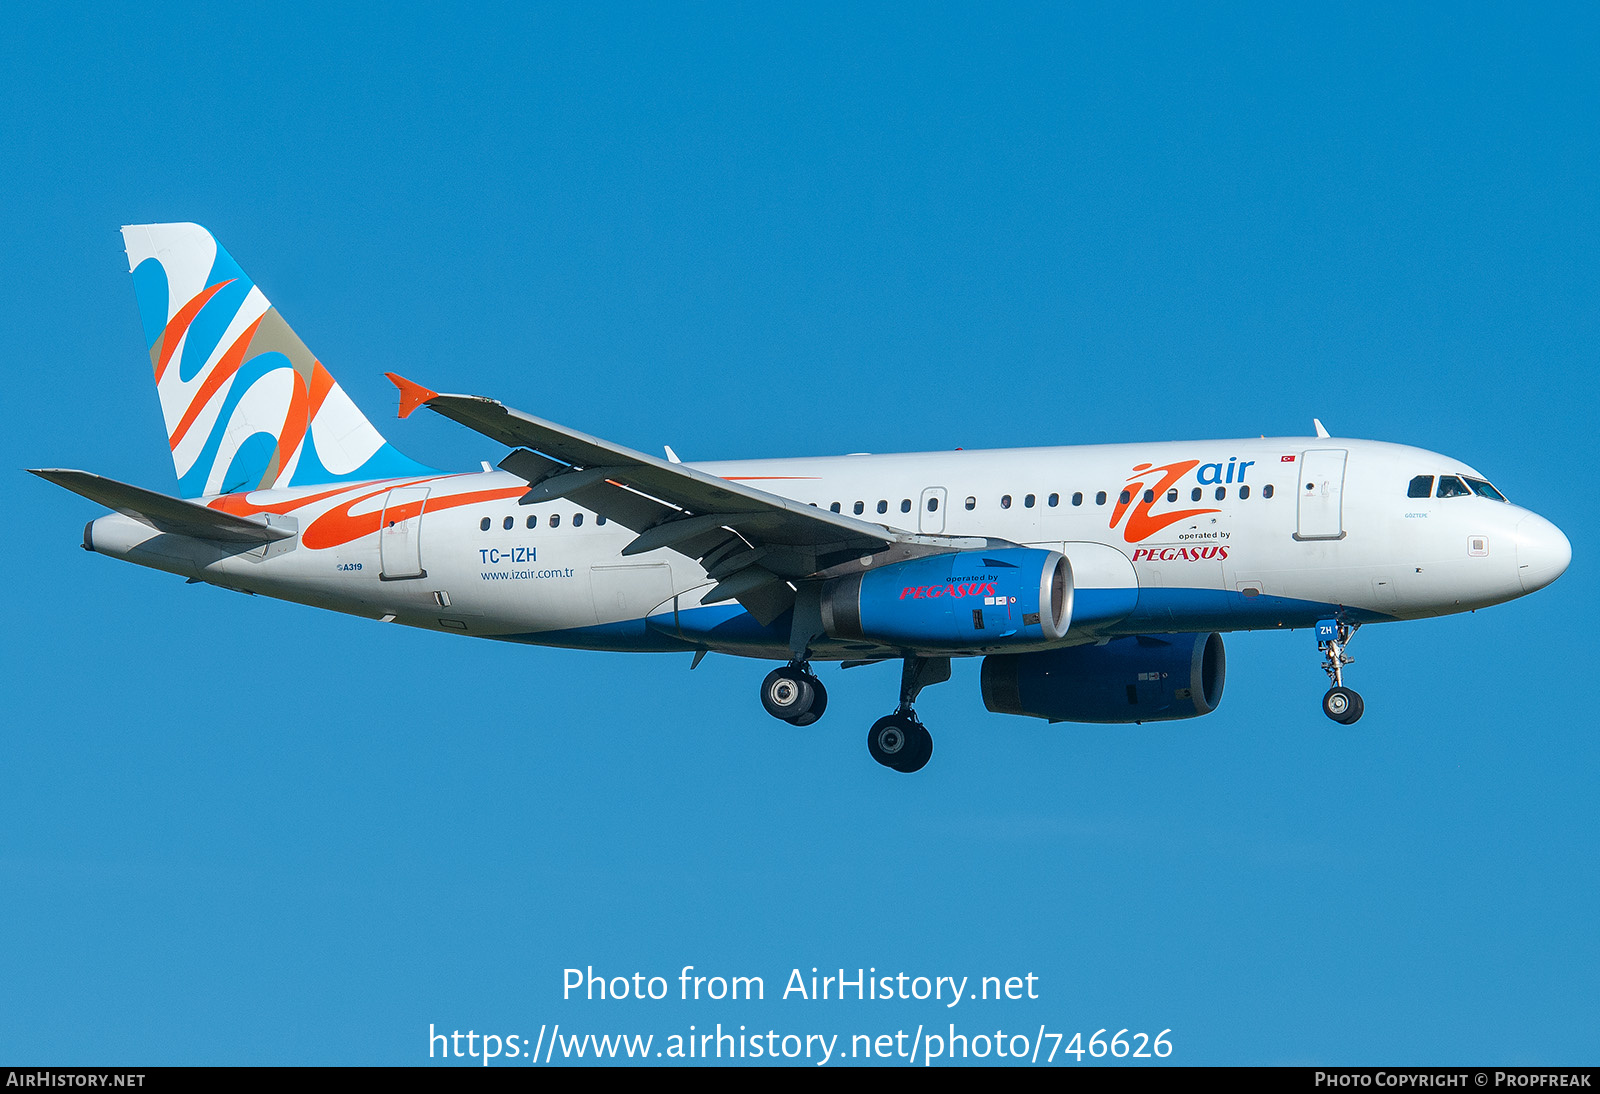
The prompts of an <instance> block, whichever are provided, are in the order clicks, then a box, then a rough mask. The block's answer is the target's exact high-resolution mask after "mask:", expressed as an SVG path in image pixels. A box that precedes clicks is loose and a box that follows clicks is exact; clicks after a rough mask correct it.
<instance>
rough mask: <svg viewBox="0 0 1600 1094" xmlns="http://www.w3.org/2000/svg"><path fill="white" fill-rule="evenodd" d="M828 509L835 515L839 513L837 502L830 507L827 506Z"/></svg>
mask: <svg viewBox="0 0 1600 1094" xmlns="http://www.w3.org/2000/svg"><path fill="white" fill-rule="evenodd" d="M828 508H829V509H831V510H833V511H834V512H835V513H837V512H838V511H839V503H838V502H834V503H833V504H832V505H830V506H828Z"/></svg>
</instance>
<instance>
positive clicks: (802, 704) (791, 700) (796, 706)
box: [761, 661, 828, 726]
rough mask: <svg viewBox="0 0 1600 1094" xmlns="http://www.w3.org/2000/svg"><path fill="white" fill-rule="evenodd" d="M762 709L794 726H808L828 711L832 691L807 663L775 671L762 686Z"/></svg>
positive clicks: (796, 663)
mask: <svg viewBox="0 0 1600 1094" xmlns="http://www.w3.org/2000/svg"><path fill="white" fill-rule="evenodd" d="M761 705H762V706H764V707H766V708H767V713H768V714H770V715H772V716H773V717H774V718H778V719H781V720H782V721H785V722H788V723H789V724H791V725H797V726H808V725H810V724H811V723H812V722H815V721H816V720H817V719H818V718H820V717H822V712H823V711H825V710H827V709H828V690H827V689H826V688H824V687H823V686H822V681H821V680H818V679H817V678H816V676H815V675H814V674H813V673H812V672H811V666H810V665H808V664H806V663H805V662H804V661H791V662H790V663H789V664H787V665H785V666H783V667H782V668H781V669H773V670H772V671H771V672H769V673H767V678H766V679H765V680H763V681H762V682H761Z"/></svg>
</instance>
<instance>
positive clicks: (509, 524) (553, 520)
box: [478, 513, 606, 532]
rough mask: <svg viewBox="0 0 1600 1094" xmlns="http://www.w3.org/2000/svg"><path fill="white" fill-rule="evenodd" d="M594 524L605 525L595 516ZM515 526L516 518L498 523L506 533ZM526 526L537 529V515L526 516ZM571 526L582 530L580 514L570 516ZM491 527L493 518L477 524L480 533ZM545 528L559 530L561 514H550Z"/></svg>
mask: <svg viewBox="0 0 1600 1094" xmlns="http://www.w3.org/2000/svg"><path fill="white" fill-rule="evenodd" d="M594 522H595V524H596V525H600V526H603V525H604V524H605V522H606V518H605V517H603V516H599V515H597V516H596V517H595V518H594ZM516 526H517V518H516V517H506V518H505V519H504V520H503V521H501V522H500V527H502V528H504V529H505V530H506V531H508V532H509V531H511V529H513V528H515V527H516ZM527 526H528V527H529V528H537V527H539V514H538V513H532V514H530V515H529V516H528V520H527ZM572 526H573V527H574V528H582V527H583V514H582V513H574V514H572ZM492 527H494V518H493V517H484V518H483V519H482V520H480V521H479V522H478V530H479V531H481V532H487V531H488V530H489V529H490V528H492ZM545 527H546V528H560V527H561V514H560V513H551V514H550V517H549V520H548V521H547V523H546V524H545Z"/></svg>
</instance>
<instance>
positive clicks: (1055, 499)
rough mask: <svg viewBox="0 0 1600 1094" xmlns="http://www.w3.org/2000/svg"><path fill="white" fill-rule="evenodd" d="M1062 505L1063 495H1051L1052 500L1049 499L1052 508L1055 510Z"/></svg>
mask: <svg viewBox="0 0 1600 1094" xmlns="http://www.w3.org/2000/svg"><path fill="white" fill-rule="evenodd" d="M1060 504H1061V495H1060V494H1051V495H1050V499H1049V505H1050V508H1052V509H1054V508H1055V507H1056V506H1058V505H1060Z"/></svg>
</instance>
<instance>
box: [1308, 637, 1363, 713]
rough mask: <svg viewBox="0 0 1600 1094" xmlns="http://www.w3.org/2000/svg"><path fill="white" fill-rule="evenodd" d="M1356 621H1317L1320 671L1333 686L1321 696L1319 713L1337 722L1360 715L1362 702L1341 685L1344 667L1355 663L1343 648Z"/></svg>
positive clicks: (1346, 646)
mask: <svg viewBox="0 0 1600 1094" xmlns="http://www.w3.org/2000/svg"><path fill="white" fill-rule="evenodd" d="M1360 626H1361V624H1359V623H1340V622H1336V621H1330V622H1323V623H1318V624H1317V649H1319V650H1321V651H1322V671H1323V672H1325V673H1327V674H1328V679H1329V680H1330V681H1332V683H1333V687H1331V688H1329V689H1328V693H1327V694H1326V695H1324V696H1323V697H1322V713H1324V714H1326V715H1327V716H1328V717H1329V718H1332V719H1333V720H1334V721H1335V722H1338V723H1339V724H1341V725H1350V724H1351V723H1353V722H1355V721H1357V720H1359V719H1360V717H1361V712H1362V711H1363V710H1364V709H1365V705H1364V704H1363V703H1362V702H1361V696H1360V695H1359V694H1358V693H1356V692H1355V691H1354V690H1353V689H1351V688H1347V687H1345V686H1344V667H1345V666H1346V665H1351V664H1354V663H1355V659H1354V658H1352V657H1351V656H1350V655H1349V654H1348V653H1346V652H1345V650H1346V649H1347V648H1348V647H1349V645H1350V640H1351V639H1352V638H1354V637H1355V634H1356V631H1357V630H1358V629H1359V628H1360Z"/></svg>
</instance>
